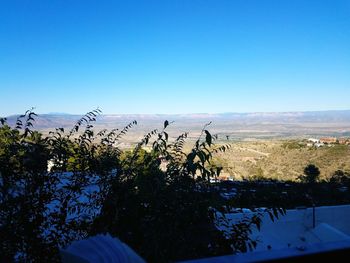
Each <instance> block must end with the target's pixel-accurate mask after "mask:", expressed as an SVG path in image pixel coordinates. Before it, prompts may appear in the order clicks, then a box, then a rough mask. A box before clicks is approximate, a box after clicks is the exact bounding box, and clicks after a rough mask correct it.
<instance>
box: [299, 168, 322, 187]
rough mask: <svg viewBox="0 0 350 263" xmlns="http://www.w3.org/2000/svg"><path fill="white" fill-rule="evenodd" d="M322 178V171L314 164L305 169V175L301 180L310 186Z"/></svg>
mask: <svg viewBox="0 0 350 263" xmlns="http://www.w3.org/2000/svg"><path fill="white" fill-rule="evenodd" d="M319 176H320V170H319V169H318V167H317V166H315V165H314V164H309V165H308V166H306V167H305V169H304V175H303V176H300V177H299V179H300V180H301V181H302V182H304V183H308V184H314V183H316V182H317V181H318V179H319Z"/></svg>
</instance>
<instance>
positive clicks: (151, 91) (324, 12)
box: [0, 0, 350, 116]
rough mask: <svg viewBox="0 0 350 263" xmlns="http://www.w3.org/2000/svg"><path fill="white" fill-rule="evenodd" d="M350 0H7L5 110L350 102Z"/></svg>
mask: <svg viewBox="0 0 350 263" xmlns="http://www.w3.org/2000/svg"><path fill="white" fill-rule="evenodd" d="M349 95H350V1H330V0H326V1H321V0H317V1H312V0H307V1H305V0H289V1H287V0H284V1H281V0H275V1H270V0H264V1H261V0H256V1H253V0H242V1H234V0H227V1H224V0H211V1H209V0H207V1H206V0H198V1H196V0H183V1H179V0H168V1H167V0H159V1H152V0H147V1H146V0H145V1H87V0H84V1H62V0H60V1H53V0H50V1H46V0H42V1H35V0H30V1H29V0H22V1H16V0H2V1H0V99H1V102H0V115H3V116H4V115H9V114H14V113H22V112H24V111H25V110H26V109H28V108H30V107H32V106H34V107H36V111H37V112H39V113H45V112H68V113H84V112H86V111H89V110H91V109H94V108H95V107H97V106H99V107H100V108H101V109H102V110H103V112H104V113H194V112H195V113H197V112H252V111H308V110H333V109H350V100H349Z"/></svg>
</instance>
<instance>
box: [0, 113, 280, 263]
mask: <svg viewBox="0 0 350 263" xmlns="http://www.w3.org/2000/svg"><path fill="white" fill-rule="evenodd" d="M99 114H100V111H99V110H94V111H92V112H89V113H87V114H86V115H85V116H83V117H82V118H81V119H80V120H79V121H78V122H77V123H76V125H75V126H74V127H73V129H72V130H70V131H68V132H66V131H65V130H64V129H63V128H58V129H56V130H55V131H53V132H50V134H49V136H47V137H44V136H42V135H41V134H40V133H38V132H36V131H33V130H32V126H33V121H34V117H35V116H36V114H35V113H34V112H32V111H28V112H26V114H24V115H22V116H20V117H19V118H18V120H17V122H16V127H14V128H11V127H10V126H8V125H7V124H6V120H5V119H1V120H0V121H1V124H2V126H1V127H0V176H1V177H0V211H1V212H0V237H1V239H0V246H1V248H0V255H1V258H0V261H5V262H8V261H26V262H34V261H35V262H41V261H42V262H55V261H57V262H59V261H60V258H59V256H58V251H59V247H64V246H66V245H68V244H70V242H72V241H73V240H78V239H83V238H86V237H88V236H90V235H95V234H97V233H105V232H109V233H111V234H112V235H114V236H117V237H119V238H120V239H121V240H122V241H124V242H126V243H127V244H129V245H130V246H131V247H133V248H134V249H135V250H136V251H137V252H138V253H139V254H140V255H141V256H143V257H144V258H145V259H146V260H149V261H151V262H167V261H174V260H180V259H188V258H198V257H207V256H214V255H222V254H227V253H232V252H239V251H246V250H247V249H249V248H253V247H254V246H255V245H256V242H255V241H254V240H250V238H249V235H248V234H249V231H250V229H251V226H252V225H256V226H259V225H260V220H259V217H254V218H253V219H252V220H248V221H247V220H246V221H242V222H240V223H239V224H237V225H235V226H233V227H232V229H231V234H230V235H227V233H226V234H225V233H224V231H220V230H218V229H217V228H216V227H215V222H216V220H217V216H216V214H217V213H216V212H217V211H222V209H223V207H226V208H228V207H229V206H228V204H226V206H225V203H223V200H222V199H220V196H219V194H218V193H217V192H215V191H213V189H212V185H211V184H210V183H209V181H210V178H213V177H214V178H215V177H218V175H219V173H220V171H221V167H215V166H213V165H211V163H210V162H211V159H212V157H213V154H215V153H216V152H224V151H226V149H227V148H228V146H227V145H224V146H221V147H217V146H216V145H214V141H215V137H214V136H212V135H211V134H210V132H209V131H208V130H207V129H206V128H207V125H206V126H205V127H204V128H203V130H202V133H201V135H200V136H199V138H198V140H196V142H195V143H194V146H193V148H192V150H191V151H190V152H189V153H186V152H184V151H183V145H184V143H185V140H186V138H187V133H184V134H181V135H180V136H179V137H178V138H177V139H176V140H174V141H172V142H170V140H169V136H168V133H167V132H166V129H167V126H168V125H169V124H170V123H169V122H168V121H165V122H164V128H163V130H161V131H157V130H154V131H151V132H150V133H148V134H146V135H145V137H144V138H143V139H142V140H141V141H140V142H139V143H138V144H137V145H136V146H135V148H134V149H133V150H131V151H126V150H122V149H120V148H119V147H118V144H119V143H120V141H121V139H122V137H123V136H124V135H126V133H127V132H128V130H129V129H131V128H132V127H133V126H135V125H137V122H136V121H133V122H131V123H130V124H129V125H127V126H126V127H125V128H123V129H122V130H118V129H114V130H111V131H107V130H102V131H100V132H98V133H95V131H94V130H93V125H92V123H93V122H94V121H95V120H96V117H97V115H99ZM145 146H151V149H150V150H149V151H146V150H144V149H145ZM48 166H49V167H48ZM276 211H277V210H273V212H274V213H273V214H274V215H275V216H276V217H277V216H278V213H277V214H276V213H275V212H276ZM281 211H283V210H281ZM271 213H272V212H271ZM238 237H239V238H238Z"/></svg>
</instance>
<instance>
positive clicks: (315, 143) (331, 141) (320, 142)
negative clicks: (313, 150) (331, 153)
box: [306, 137, 350, 147]
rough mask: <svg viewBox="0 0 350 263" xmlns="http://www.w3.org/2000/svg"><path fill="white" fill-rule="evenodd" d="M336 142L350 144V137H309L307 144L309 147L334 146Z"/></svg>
mask: <svg viewBox="0 0 350 263" xmlns="http://www.w3.org/2000/svg"><path fill="white" fill-rule="evenodd" d="M335 144H342V145H350V138H336V137H323V138H320V139H317V138H309V139H308V140H307V144H306V145H307V146H309V147H323V146H332V145H335Z"/></svg>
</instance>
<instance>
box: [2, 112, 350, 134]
mask: <svg viewBox="0 0 350 263" xmlns="http://www.w3.org/2000/svg"><path fill="white" fill-rule="evenodd" d="M18 116H19V115H13V116H8V117H7V120H8V123H9V124H10V125H14V123H15V121H16V119H17V118H18ZM81 117H82V115H76V114H66V113H50V114H40V115H39V116H37V117H36V119H35V123H34V127H35V129H38V130H44V131H47V130H53V129H54V128H59V127H64V128H71V127H72V126H73V125H74V124H75V123H76V121H77V120H79V119H80V118H81ZM133 120H136V121H138V123H139V125H138V126H139V127H140V128H139V129H141V131H140V132H146V131H149V130H150V129H153V128H159V127H161V126H162V124H163V122H164V121H165V120H169V121H175V123H174V126H175V127H176V129H177V130H180V131H192V130H198V129H199V130H200V129H201V127H203V125H204V124H206V123H208V122H210V121H211V122H212V125H211V129H212V130H214V131H215V132H217V133H222V134H223V133H225V134H236V135H237V133H238V134H242V136H243V137H246V136H250V137H251V136H253V137H254V138H256V137H257V136H256V135H257V134H258V135H259V136H260V135H261V134H265V135H266V136H267V137H276V136H277V137H283V136H286V137H290V136H304V135H347V134H350V110H335V111H308V112H255V113H218V114H209V113H196V114H103V115H100V116H98V118H97V121H96V123H95V124H94V125H95V126H96V128H98V129H101V128H121V127H123V125H126V124H127V123H128V122H130V121H133ZM238 137H239V136H238Z"/></svg>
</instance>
